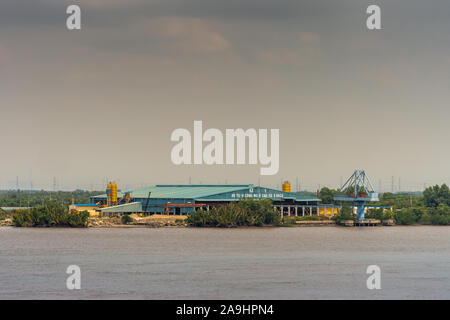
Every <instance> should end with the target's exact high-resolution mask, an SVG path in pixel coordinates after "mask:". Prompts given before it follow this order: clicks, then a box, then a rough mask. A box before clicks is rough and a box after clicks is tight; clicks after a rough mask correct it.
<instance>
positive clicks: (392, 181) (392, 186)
mask: <svg viewBox="0 0 450 320" xmlns="http://www.w3.org/2000/svg"><path fill="white" fill-rule="evenodd" d="M391 192H392V193H394V176H392V179H391Z"/></svg>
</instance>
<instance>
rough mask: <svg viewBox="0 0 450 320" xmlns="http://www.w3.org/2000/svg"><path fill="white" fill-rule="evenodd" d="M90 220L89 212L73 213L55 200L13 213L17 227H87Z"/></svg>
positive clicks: (14, 223)
mask: <svg viewBox="0 0 450 320" xmlns="http://www.w3.org/2000/svg"><path fill="white" fill-rule="evenodd" d="M88 220H89V212H87V211H82V212H79V213H76V214H72V213H69V211H68V209H67V208H65V207H63V206H61V205H59V204H57V203H54V202H52V203H49V204H47V205H46V206H45V207H44V206H40V207H35V208H32V209H30V210H25V211H22V212H18V213H15V214H14V215H13V225H14V226H16V227H87V225H88Z"/></svg>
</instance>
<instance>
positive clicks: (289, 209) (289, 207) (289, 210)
mask: <svg viewBox="0 0 450 320" xmlns="http://www.w3.org/2000/svg"><path fill="white" fill-rule="evenodd" d="M290 216H291V206H288V217H290Z"/></svg>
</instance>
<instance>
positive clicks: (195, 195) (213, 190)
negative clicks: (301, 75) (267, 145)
mask: <svg viewBox="0 0 450 320" xmlns="http://www.w3.org/2000/svg"><path fill="white" fill-rule="evenodd" d="M249 188H255V186H254V185H253V184H192V185H191V184H181V185H179V184H159V185H156V186H153V187H145V188H139V189H135V190H132V191H129V192H127V193H130V197H131V198H133V199H145V198H147V197H148V194H149V192H151V195H150V198H153V199H154V198H165V199H196V200H197V201H203V200H205V201H206V200H215V201H222V199H219V198H213V199H211V198H210V199H206V198H207V197H210V196H215V195H219V194H224V193H228V192H236V191H245V190H248V189H249ZM261 188H264V189H266V188H265V187H261ZM267 189H268V190H272V191H275V192H277V193H283V195H284V196H283V198H285V199H293V200H296V201H320V199H317V198H316V197H314V196H307V195H299V194H295V193H286V192H282V191H279V190H274V189H270V188H267ZM269 192H270V191H269ZM123 195H124V192H118V195H117V196H118V197H119V198H121V197H122V196H123ZM95 198H97V199H105V198H106V194H103V195H99V196H96V197H94V199H95ZM239 199H240V198H239V197H236V198H235V199H234V198H229V197H224V198H223V201H233V200H239Z"/></svg>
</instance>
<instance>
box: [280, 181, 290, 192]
mask: <svg viewBox="0 0 450 320" xmlns="http://www.w3.org/2000/svg"><path fill="white" fill-rule="evenodd" d="M282 190H283V192H291V184H290V183H289V181H285V182H284V183H283V188H282Z"/></svg>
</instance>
